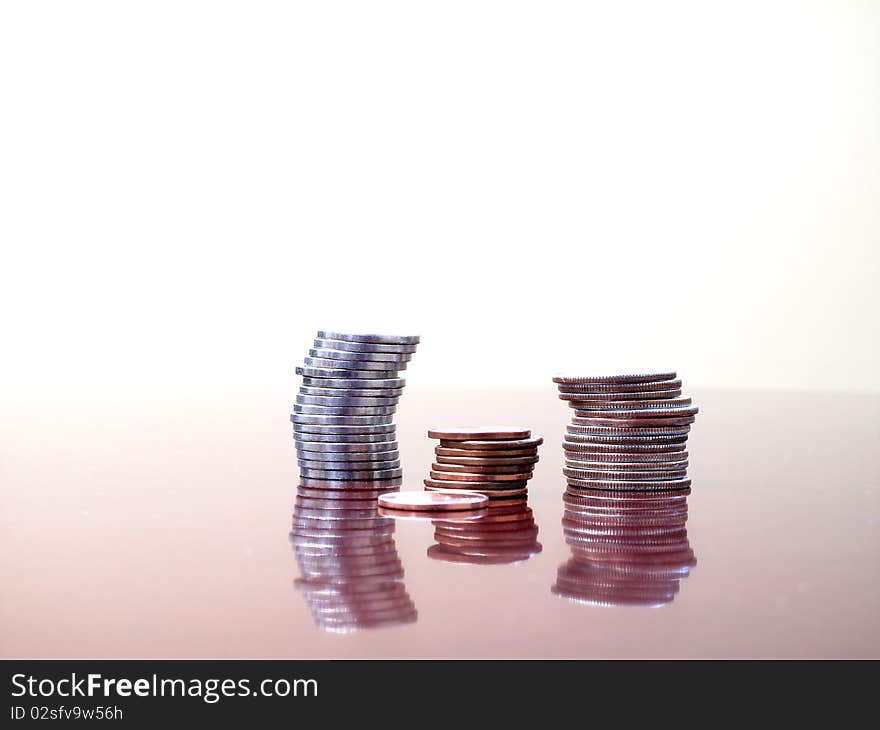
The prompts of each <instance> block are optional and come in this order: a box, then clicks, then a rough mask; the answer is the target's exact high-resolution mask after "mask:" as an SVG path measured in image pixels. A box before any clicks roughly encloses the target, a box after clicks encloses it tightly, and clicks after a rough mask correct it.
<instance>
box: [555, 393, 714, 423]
mask: <svg viewBox="0 0 880 730" xmlns="http://www.w3.org/2000/svg"><path fill="white" fill-rule="evenodd" d="M688 400H690V399H688ZM699 411H700V409H699V408H698V407H697V406H692V405H682V406H678V405H671V406H661V405H658V406H654V407H652V406H644V407H643V406H641V404H640V405H639V406H633V407H629V406H621V405H620V404H618V403H614V404H610V405H608V406H607V407H606V406H604V405H597V406H589V407H587V406H585V407H583V408H582V407H581V404H578V407H577V408H576V409H575V418H574V419H572V420H573V421H574V423H577V422H578V421H577V417H584V418H594V417H596V416H601V417H602V418H612V417H615V418H616V417H620V418H627V419H629V418H639V417H642V416H644V417H646V418H665V417H668V418H676V417H679V416H695V415H697V413H699Z"/></svg>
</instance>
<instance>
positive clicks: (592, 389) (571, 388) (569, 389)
mask: <svg viewBox="0 0 880 730" xmlns="http://www.w3.org/2000/svg"><path fill="white" fill-rule="evenodd" d="M676 388H681V380H680V379H678V378H676V379H672V380H654V381H651V382H648V383H567V384H560V385H559V392H560V393H597V394H602V393H648V392H654V391H661V390H674V389H676Z"/></svg>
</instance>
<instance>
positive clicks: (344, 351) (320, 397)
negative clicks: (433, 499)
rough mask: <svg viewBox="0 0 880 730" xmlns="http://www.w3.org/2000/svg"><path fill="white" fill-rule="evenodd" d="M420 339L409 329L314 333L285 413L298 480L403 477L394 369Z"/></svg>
mask: <svg viewBox="0 0 880 730" xmlns="http://www.w3.org/2000/svg"><path fill="white" fill-rule="evenodd" d="M418 342H419V338H418V336H414V335H370V334H366V335H362V334H343V333H339V332H318V337H317V339H316V340H315V345H314V348H313V349H311V350H309V356H308V357H307V358H306V359H305V363H304V365H303V366H302V367H298V368H297V369H296V372H297V374H298V375H301V376H302V385H301V387H300V389H299V395H297V396H296V403H295V404H294V406H293V413H292V414H291V416H290V420H291V421H292V422H293V436H294V440H295V442H296V450H297V459H298V463H299V468H300V477H301V484H302V485H303V486H306V487H313V488H320V489H330V490H332V489H335V488H336V484H335V483H339V482H344V483H346V484H347V485H348V486H347V488H349V489H360V488H361V487H362V486H364V485H372V484H374V483H376V482H379V481H381V482H383V483H384V485H385V486H386V487H388V488H393V487H395V486H397V485H399V484H400V478H401V474H402V472H401V469H400V454H399V452H398V448H397V432H396V427H395V425H394V412H395V410H396V408H397V401H398V399H399V398H400V394H401V392H402V390H403V386H404V383H405V381H404V380H403V378H400V377H398V375H399V373H400V371H401V370H404V369H406V364H407V363H408V362H409V360H410V358H412V355H413V353H414V352H415V350H416V345H417V344H418ZM388 488H385V489H383V490H380V491H379V493H380V494H381V493H382V492H383V491H384V492H387V491H389V489H388Z"/></svg>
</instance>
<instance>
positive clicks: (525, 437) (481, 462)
mask: <svg viewBox="0 0 880 730" xmlns="http://www.w3.org/2000/svg"><path fill="white" fill-rule="evenodd" d="M531 436H532V432H531V431H530V430H529V429H527V428H510V427H493V428H458V427H456V428H434V429H431V430H429V431H428V437H429V438H432V439H440V445H439V446H437V447H436V448H435V449H434V454H435V456H434V463H433V464H432V465H431V473H430V478H429V479H425V489H427V490H429V491H433V490H446V489H465V490H468V491H471V492H479V493H480V494H485V495H486V496H487V497H489V498H490V499H511V498H515V497H522V496H523V495H525V494H526V493H527V491H528V481H529V479H531V478H532V474H533V470H534V468H535V463H536V462H537V461H538V446H539V445H540V444H541V443H543V439H541V438H531Z"/></svg>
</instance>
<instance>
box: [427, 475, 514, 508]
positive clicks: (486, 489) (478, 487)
mask: <svg viewBox="0 0 880 730" xmlns="http://www.w3.org/2000/svg"><path fill="white" fill-rule="evenodd" d="M429 482H432V483H434V484H436V486H434V485H433V484H431V483H429ZM461 484H462V485H463V486H462V487H461V489H466V490H467V491H469V492H478V493H480V494H485V495H486V496H487V497H489V498H490V499H496V498H507V497H519V496H521V495H524V494H526V493H527V492H528V491H529V490H528V489H526V488H525V487H517V488H515V489H514V488H511V489H494V488H492V487H490V486H485V484H484V483H481V482H476V483H474V484H466V483H465V482H461ZM450 488H452V486H451V485H450V484H449V483H447V482H437V481H436V480H432V479H425V489H426V490H427V491H429V492H436V491H438V490H441V491H445V490H447V489H450ZM489 509H490V510H491V509H492V508H491V507H490V508H489Z"/></svg>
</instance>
